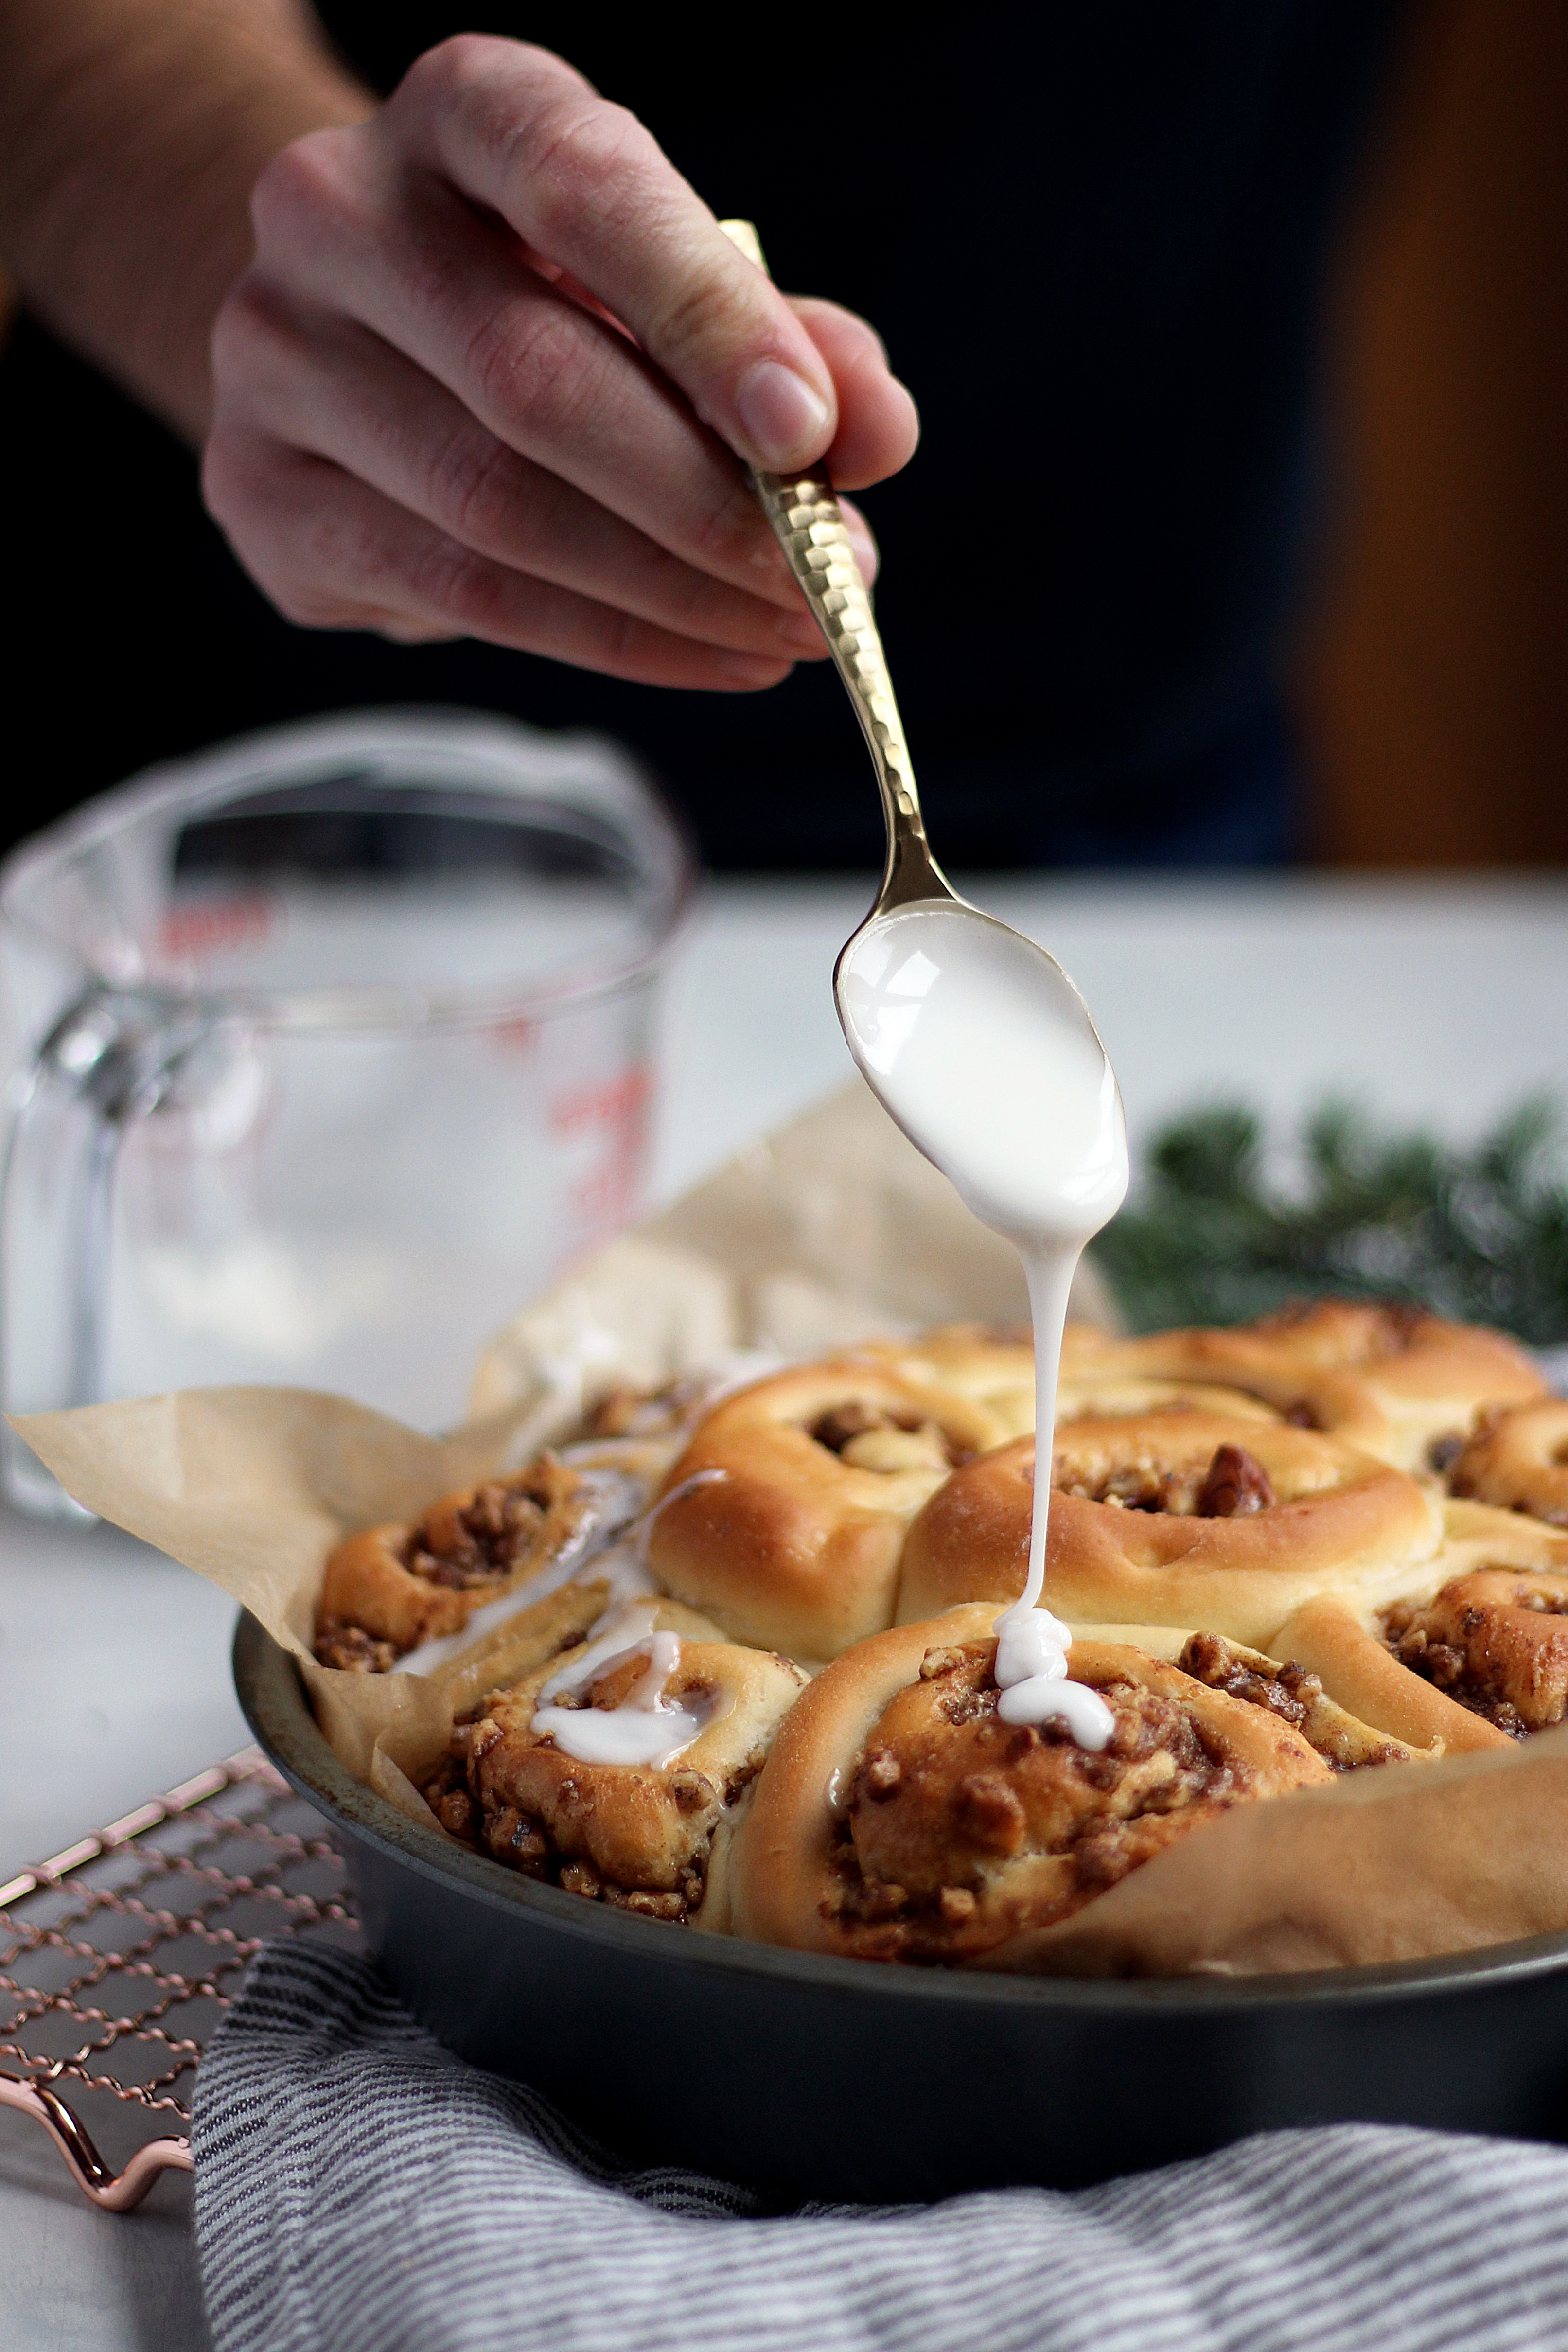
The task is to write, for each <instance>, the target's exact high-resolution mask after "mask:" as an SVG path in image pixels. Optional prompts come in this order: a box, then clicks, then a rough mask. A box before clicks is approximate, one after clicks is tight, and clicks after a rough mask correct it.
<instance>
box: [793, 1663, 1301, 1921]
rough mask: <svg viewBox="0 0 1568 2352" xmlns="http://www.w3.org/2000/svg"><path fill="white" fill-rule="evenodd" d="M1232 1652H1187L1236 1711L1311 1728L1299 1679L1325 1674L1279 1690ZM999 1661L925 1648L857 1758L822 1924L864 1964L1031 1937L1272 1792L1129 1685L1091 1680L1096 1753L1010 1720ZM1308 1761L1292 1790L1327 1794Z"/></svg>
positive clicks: (1158, 1700)
mask: <svg viewBox="0 0 1568 2352" xmlns="http://www.w3.org/2000/svg"><path fill="white" fill-rule="evenodd" d="M1218 1650H1222V1651H1224V1652H1225V1653H1226V1654H1225V1656H1224V1657H1223V1659H1222V1658H1220V1657H1219V1656H1218V1654H1210V1653H1209V1652H1208V1651H1207V1650H1205V1651H1203V1652H1202V1653H1201V1654H1199V1653H1198V1651H1197V1644H1195V1643H1189V1644H1188V1652H1189V1653H1190V1654H1193V1659H1194V1664H1201V1665H1202V1666H1204V1667H1205V1669H1206V1670H1207V1672H1209V1673H1220V1672H1223V1674H1224V1675H1226V1676H1227V1677H1228V1680H1227V1681H1226V1682H1225V1683H1224V1685H1223V1686H1224V1687H1225V1688H1226V1689H1227V1690H1230V1691H1232V1695H1233V1696H1239V1697H1244V1698H1247V1699H1249V1700H1250V1701H1251V1702H1252V1703H1253V1704H1256V1705H1259V1706H1264V1707H1266V1708H1268V1709H1269V1710H1270V1712H1272V1713H1274V1714H1276V1715H1279V1716H1281V1717H1283V1718H1284V1720H1285V1721H1286V1722H1291V1719H1292V1711H1293V1710H1294V1709H1295V1708H1296V1707H1297V1706H1300V1711H1301V1713H1302V1714H1304V1713H1305V1711H1306V1710H1305V1706H1304V1704H1301V1701H1300V1700H1299V1699H1298V1698H1297V1696H1296V1690H1295V1687H1294V1685H1292V1684H1291V1681H1289V1680H1288V1679H1287V1676H1288V1675H1295V1676H1297V1677H1298V1678H1299V1682H1300V1683H1301V1684H1308V1683H1311V1682H1312V1677H1311V1676H1301V1675H1300V1674H1299V1669H1287V1670H1285V1673H1284V1674H1282V1675H1281V1677H1280V1679H1279V1680H1278V1681H1270V1680H1269V1679H1268V1678H1267V1677H1264V1676H1260V1675H1257V1674H1256V1673H1254V1672H1251V1671H1250V1670H1247V1669H1242V1668H1239V1665H1238V1662H1237V1661H1236V1660H1235V1659H1234V1658H1233V1657H1232V1656H1231V1655H1230V1654H1229V1652H1228V1645H1226V1644H1223V1643H1220V1644H1218ZM994 1656H995V1643H984V1644H977V1645H969V1646H966V1647H963V1648H953V1649H935V1650H931V1651H928V1652H927V1653H926V1656H925V1663H924V1664H923V1665H922V1668H921V1678H920V1680H919V1681H918V1682H917V1683H915V1684H914V1685H910V1686H909V1687H907V1688H906V1689H904V1690H901V1691H899V1692H898V1693H896V1694H895V1696H894V1698H893V1699H892V1700H891V1701H890V1702H889V1704H888V1706H887V1707H886V1708H885V1709H884V1711H883V1715H882V1717H881V1719H880V1721H879V1722H878V1724H877V1725H876V1727H875V1729H874V1730H873V1734H872V1736H871V1738H870V1740H869V1742H868V1744H867V1746H866V1748H865V1749H864V1751H863V1752H862V1755H861V1757H860V1759H859V1761H858V1763H857V1765H856V1768H855V1770H854V1773H853V1776H852V1780H850V1783H849V1786H848V1790H847V1794H846V1798H845V1801H844V1802H843V1805H842V1808H841V1813H840V1817H839V1821H838V1823H837V1830H836V1846H835V1853H834V1862H835V1867H836V1874H837V1882H838V1883H837V1885H836V1888H835V1890H834V1892H833V1894H832V1895H831V1897H830V1898H829V1899H828V1900H827V1901H825V1902H824V1904H823V1906H822V1912H823V1916H824V1917H827V1918H830V1919H831V1920H833V1921H834V1922H835V1923H836V1924H837V1925H839V1926H840V1927H841V1928H842V1929H844V1930H845V1931H846V1934H847V1936H848V1937H849V1938H850V1939H851V1940H852V1945H853V1948H854V1950H855V1951H856V1952H857V1953H859V1954H861V1955H862V1957H865V1958H874V1959H887V1960H904V1961H911V1960H913V1961H921V1960H926V1961H941V1960H950V1959H953V1958H959V1957H961V1956H963V1955H964V1954H966V1953H968V1952H976V1951H982V1950H984V1949H985V1948H987V1946H988V1945H991V1944H994V1943H997V1942H998V1941H1000V1940H1002V1938H1003V1937H1005V1936H1006V1935H1007V1934H1009V1933H1010V1932H1013V1931H1015V1930H1016V1929H1017V1928H1018V1927H1020V1926H1024V1925H1027V1926H1030V1927H1044V1926H1048V1925H1050V1924H1051V1921H1052V1920H1054V1919H1057V1918H1061V1917H1063V1916H1067V1915H1068V1914H1070V1913H1071V1912H1072V1911H1074V1910H1076V1909H1078V1908H1079V1907H1080V1906H1081V1905H1082V1903H1084V1902H1086V1901H1087V1900H1088V1899H1089V1898H1090V1897H1091V1896H1092V1895H1097V1894H1099V1893H1101V1892H1102V1891H1103V1889H1105V1888H1106V1887H1108V1886H1113V1885H1115V1883H1116V1882H1117V1881H1118V1880H1119V1879H1121V1878H1124V1877H1125V1876H1126V1875H1127V1874H1128V1873H1129V1872H1130V1871H1133V1870H1135V1869H1136V1868H1137V1867H1138V1865H1139V1864H1141V1863H1144V1862H1146V1861H1148V1860H1149V1859H1150V1858H1151V1857H1152V1856H1153V1855H1154V1854H1155V1853H1158V1852H1160V1851H1161V1849H1162V1848H1164V1847H1165V1846H1166V1845H1169V1844H1170V1843H1172V1842H1173V1840H1174V1839H1176V1838H1177V1837H1179V1836H1181V1835H1182V1834H1183V1833H1184V1832H1186V1830H1188V1829H1191V1828H1194V1827H1196V1826H1197V1823H1198V1822H1201V1821H1203V1820H1205V1819H1207V1818H1208V1817H1210V1816H1211V1815H1212V1814H1213V1813H1215V1812H1216V1811H1219V1810H1221V1809H1223V1808H1225V1807H1227V1806H1228V1805H1231V1804H1233V1803H1235V1802H1237V1801H1239V1800H1240V1799H1243V1798H1246V1797H1248V1796H1249V1795H1252V1794H1254V1793H1256V1792H1257V1791H1258V1788H1259V1780H1258V1775H1257V1774H1256V1773H1255V1772H1254V1771H1253V1769H1251V1768H1250V1767H1249V1765H1248V1764H1247V1763H1246V1762H1244V1761H1243V1760H1241V1759H1239V1758H1238V1757H1235V1756H1231V1755H1229V1754H1228V1753H1227V1750H1226V1747H1225V1744H1224V1742H1223V1740H1221V1739H1220V1738H1217V1737H1216V1736H1215V1735H1214V1734H1213V1733H1212V1732H1211V1731H1210V1729H1209V1728H1208V1727H1207V1726H1206V1725H1205V1724H1204V1723H1203V1722H1201V1721H1199V1720H1198V1719H1197V1717H1196V1716H1195V1715H1194V1714H1193V1713H1192V1712H1191V1711H1189V1710H1188V1708H1186V1706H1184V1705H1183V1704H1182V1703H1181V1701H1180V1699H1179V1698H1172V1697H1170V1696H1164V1695H1162V1694H1161V1693H1159V1692H1157V1691H1155V1690H1151V1689H1148V1688H1145V1686H1144V1685H1143V1684H1141V1683H1138V1682H1136V1681H1134V1680H1133V1679H1132V1678H1131V1677H1127V1676H1122V1675H1109V1676H1107V1677H1106V1678H1104V1679H1101V1678H1100V1677H1098V1676H1093V1677H1092V1680H1093V1681H1094V1685H1095V1687H1097V1688H1098V1689H1099V1690H1100V1693H1101V1696H1103V1698H1104V1699H1105V1700H1106V1701H1107V1702H1108V1704H1109V1705H1110V1706H1111V1708H1112V1710H1113V1713H1114V1716H1115V1718H1116V1721H1115V1728H1114V1730H1113V1733H1112V1736H1111V1739H1110V1743H1109V1745H1108V1746H1107V1747H1106V1748H1105V1749H1104V1750H1103V1753H1101V1754H1099V1755H1093V1754H1091V1753H1089V1752H1087V1751H1086V1750H1084V1749H1083V1748H1079V1747H1077V1746H1076V1745H1074V1743H1073V1742H1072V1741H1071V1739H1070V1738H1068V1736H1067V1734H1066V1732H1065V1730H1064V1729H1063V1728H1062V1727H1061V1726H1060V1725H1057V1724H1053V1723H1046V1724H1044V1725H1042V1726H1040V1727H1038V1728H1036V1727H1032V1726H1027V1727H1014V1726H1012V1725H1010V1724H1008V1723H1005V1722H1003V1721H1002V1720H1001V1718H1000V1717H998V1713H997V1696H998V1693H997V1685H996V1682H995V1679H994V1677H993V1675H992V1672H991V1665H992V1660H993V1658H994ZM1183 1666H1184V1669H1186V1658H1184V1661H1183ZM1196 1679H1197V1676H1194V1680H1196ZM1233 1685H1234V1688H1233ZM1195 1695H1196V1694H1195ZM1284 1738H1286V1739H1287V1740H1289V1739H1290V1738H1291V1735H1290V1734H1289V1733H1287V1734H1285V1735H1284ZM1301 1750H1302V1754H1301V1769H1300V1770H1299V1773H1298V1774H1297V1775H1296V1777H1298V1778H1299V1779H1301V1780H1315V1779H1320V1778H1321V1777H1322V1772H1323V1769H1324V1768H1323V1766H1322V1763H1321V1761H1320V1760H1319V1759H1318V1758H1317V1757H1316V1755H1315V1754H1314V1753H1313V1752H1312V1749H1311V1748H1308V1747H1307V1746H1306V1743H1305V1742H1304V1741H1302V1742H1301ZM1009 1874H1012V1875H1013V1876H1014V1884H1015V1888H1016V1893H1015V1895H1014V1896H1013V1897H1012V1898H1011V1899H1009V1895H1008V1894H1007V1891H1006V1890H1007V1886H1008V1880H1009ZM993 1887H995V1888H997V1889H998V1890H1000V1900H999V1902H998V1900H997V1899H996V1898H995V1896H994V1895H993V1893H992V1889H993Z"/></svg>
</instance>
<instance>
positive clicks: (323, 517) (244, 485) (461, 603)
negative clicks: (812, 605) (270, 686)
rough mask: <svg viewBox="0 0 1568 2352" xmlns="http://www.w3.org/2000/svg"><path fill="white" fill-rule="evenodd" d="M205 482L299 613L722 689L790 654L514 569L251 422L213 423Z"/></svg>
mask: <svg viewBox="0 0 1568 2352" xmlns="http://www.w3.org/2000/svg"><path fill="white" fill-rule="evenodd" d="M203 488H204V492H205V495H206V499H207V504H208V507H209V508H210V509H211V511H212V512H213V514H214V516H215V517H216V519H217V520H218V521H219V522H220V523H222V524H223V525H224V527H225V529H229V528H230V526H231V521H232V522H235V523H236V524H237V526H238V528H239V530H241V531H243V533H244V544H243V547H242V549H241V552H242V553H243V555H244V558H245V561H246V565H247V567H248V569H249V570H250V571H251V572H252V573H253V574H254V576H255V577H256V580H257V581H258V582H259V583H260V585H261V586H262V588H263V589H264V590H265V591H266V592H267V594H268V595H269V596H270V597H271V599H272V601H273V603H274V604H277V607H278V609H279V611H280V612H282V613H283V614H284V615H285V617H286V618H287V619H288V620H291V621H297V622H299V623H300V624H302V625H305V626H306V627H309V628H328V629H375V630H379V631H380V632H381V633H382V635H389V636H393V637H396V638H398V639H399V640H400V641H402V642H404V643H415V642H419V641H422V640H425V639H434V638H443V637H449V636H454V635H463V636H472V637H479V638H482V639H484V640H485V641H486V642H487V643H488V644H491V645H498V646H513V647H516V648H517V649H518V650H520V651H523V652H527V653H536V654H544V655H547V656H549V657H550V658H552V659H553V660H556V661H564V662H570V663H572V664H574V665H575V666H577V667H582V668H589V669H595V670H599V671H601V672H602V673H604V674H605V675H606V676H609V677H623V678H630V679H633V680H635V681H637V682H638V683H640V684H643V685H652V686H682V687H705V688H709V689H712V690H716V691H718V692H721V693H739V692H746V691H749V690H752V689H755V688H758V687H765V686H773V685H776V684H777V683H778V681H779V679H780V678H781V677H784V676H785V675H786V674H787V672H788V670H789V660H788V659H787V658H783V657H774V658H768V657H767V656H758V655H756V654H747V653H735V652H729V651H727V650H724V649H722V648H720V647H716V646H706V645H702V644H699V643H697V642H696V641H695V639H693V638H691V637H686V636H681V635H676V634H675V633H674V632H673V631H671V630H668V629H664V628H660V627H658V626H656V625H654V624H653V623H651V622H648V621H643V620H640V619H638V618H636V617H635V616H634V615H632V614H627V613H624V612H621V611H617V610H616V609H614V608H613V607H612V606H611V605H608V604H601V603H600V602H598V601H597V600H595V599H594V598H592V597H589V596H583V595H580V594H578V593H576V592H575V591H574V590H572V589H570V588H560V587H557V586H555V585H553V584H552V583H549V582H547V581H540V580H536V579H532V578H530V577H528V576H527V575H526V574H524V573H522V572H514V571H512V570H510V569H509V568H508V567H507V566H506V565H505V564H501V563H497V562H493V561H491V560H490V559H489V558H488V557H486V556H483V555H478V554H476V553H475V552H474V551H473V550H472V549H471V548H466V547H464V546H462V545H461V544H460V543H459V542H458V541H456V540H455V539H453V538H452V537H451V536H450V535H449V534H447V533H445V532H444V531H441V530H437V529H435V528H434V526H432V525H431V524H429V523H427V522H424V521H423V520H421V519H420V518H419V517H417V516H415V515H412V514H410V513H409V512H408V511H407V510H406V509H403V508H401V507H399V506H397V505H395V504H394V503H393V502H392V500H391V499H387V498H384V497H383V496H382V493H381V492H380V491H379V490H375V489H372V488H370V487H369V485H368V484H366V483H364V482H362V481H359V480H356V479H355V478H353V476H351V475H349V474H346V473H344V472H343V471H342V470H341V469H340V467H336V466H332V465H329V464H327V463H325V462H324V461H323V460H321V459H320V458H317V457H307V456H304V455H302V454H301V453H300V452H299V451H298V450H295V449H290V448H287V447H286V446H283V445H282V444H280V443H277V442H275V441H270V440H267V439H266V438H264V437H262V436H247V435H245V434H242V433H240V432H238V431H231V430H220V431H215V432H214V435H213V436H212V438H211V439H210V440H209V442H208V445H207V451H206V456H205V459H204V467H203ZM258 519H265V520H264V521H262V520H258Z"/></svg>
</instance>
